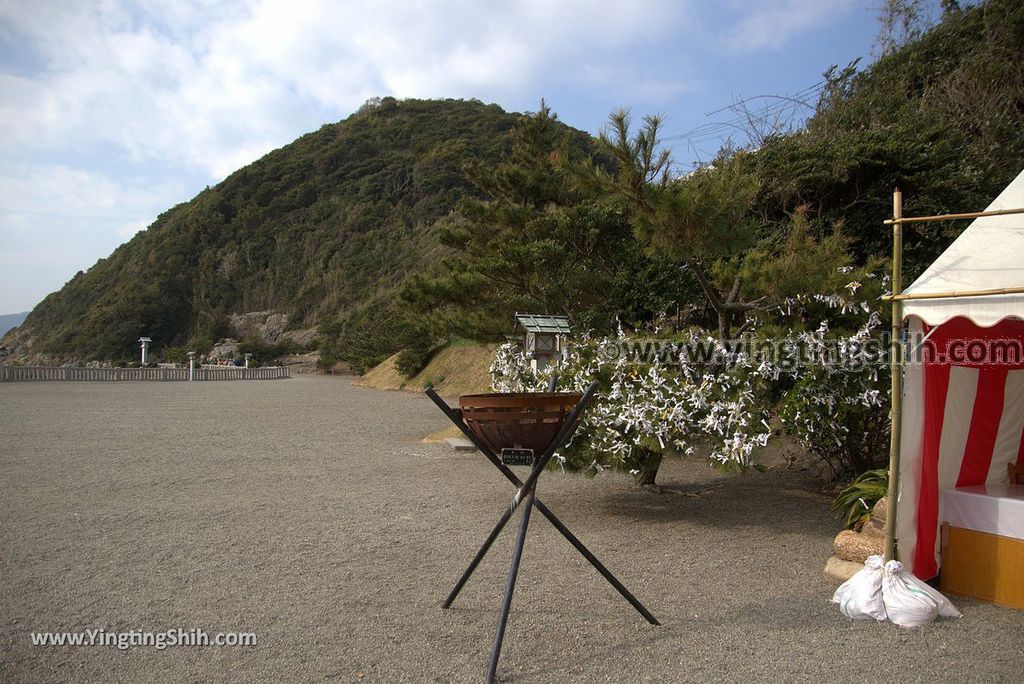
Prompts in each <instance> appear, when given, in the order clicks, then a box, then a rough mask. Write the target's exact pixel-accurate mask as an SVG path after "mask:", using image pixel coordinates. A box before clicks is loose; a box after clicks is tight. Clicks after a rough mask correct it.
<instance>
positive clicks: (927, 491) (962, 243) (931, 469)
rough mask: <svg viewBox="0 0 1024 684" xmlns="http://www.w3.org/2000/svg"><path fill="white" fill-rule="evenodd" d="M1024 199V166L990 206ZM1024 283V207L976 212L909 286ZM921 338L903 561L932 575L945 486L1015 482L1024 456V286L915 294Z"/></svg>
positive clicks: (909, 394) (905, 437) (904, 460)
mask: <svg viewBox="0 0 1024 684" xmlns="http://www.w3.org/2000/svg"><path fill="white" fill-rule="evenodd" d="M1021 207H1024V172H1022V173H1021V174H1020V175H1018V176H1017V178H1016V179H1014V181H1013V182H1012V183H1010V185H1009V186H1007V188H1006V189H1005V190H1004V191H1003V192H1002V193H1001V194H1000V195H999V197H997V198H996V200H995V201H994V202H993V203H992V204H991V205H990V206H989V207H988V209H987V210H986V211H996V210H1006V209H1017V208H1021ZM1021 286H1024V214H1012V215H1002V216H985V217H982V218H978V219H975V220H974V222H973V223H971V224H970V225H969V226H968V227H967V229H966V230H964V232H963V233H962V234H961V235H960V237H959V238H957V240H956V241H955V242H954V243H953V244H952V245H950V247H949V249H947V250H946V251H945V252H943V254H942V255H941V256H940V257H939V258H938V259H936V260H935V263H933V264H932V265H931V266H930V267H929V268H928V270H926V271H925V272H924V273H923V274H922V275H921V277H920V278H918V279H917V280H916V281H914V283H913V285H911V286H910V287H908V288H906V290H904V292H906V293H907V294H935V293H949V292H956V293H969V292H978V291H986V290H996V289H1011V288H1020V287H1021ZM903 316H904V320H905V321H906V322H907V324H908V327H909V329H910V333H911V334H910V337H909V339H910V340H911V343H913V340H914V339H915V337H918V336H919V335H926V336H927V343H926V348H927V349H928V350H929V352H930V353H929V354H926V358H925V359H923V360H921V362H914V361H913V359H911V361H910V362H909V363H907V364H906V366H905V374H904V393H903V397H904V398H903V412H902V420H901V426H902V438H901V441H900V468H899V477H900V486H899V488H900V492H899V496H898V504H897V518H896V538H897V544H898V549H899V557H900V560H901V561H902V562H903V563H904V564H905V565H906V566H909V568H910V569H911V570H912V571H913V572H914V574H915V575H917V576H918V577H920V578H922V579H928V578H931V577H934V576H935V575H936V574H937V573H938V569H939V563H940V559H939V552H938V546H939V534H938V530H939V524H940V523H941V520H940V512H939V498H940V497H939V492H940V491H941V490H943V489H948V488H954V487H965V486H971V485H981V484H992V483H998V482H1005V481H1006V480H1007V468H1006V466H1007V464H1008V463H1010V462H1016V463H1024V441H1022V437H1024V435H1022V432H1024V359H1021V358H1020V356H1019V355H1017V354H1016V352H1015V351H1014V349H1017V350H1019V349H1021V348H1024V294H992V295H984V296H957V297H951V298H941V299H907V300H905V301H904V302H903Z"/></svg>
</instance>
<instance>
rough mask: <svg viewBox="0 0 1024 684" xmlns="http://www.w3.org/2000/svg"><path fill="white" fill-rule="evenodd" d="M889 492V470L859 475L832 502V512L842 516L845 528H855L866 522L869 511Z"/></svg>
mask: <svg viewBox="0 0 1024 684" xmlns="http://www.w3.org/2000/svg"><path fill="white" fill-rule="evenodd" d="M888 490H889V470H888V469H887V468H879V469H877V470H869V471H867V472H866V473H861V474H860V475H859V476H857V478H856V479H855V480H854V481H853V482H851V483H850V484H849V485H847V486H846V487H845V488H843V490H842V491H840V492H839V495H838V496H836V498H835V500H834V501H833V502H832V510H834V511H835V512H836V513H839V514H840V515H844V517H845V523H846V526H847V527H857V526H858V525H861V524H863V523H864V522H866V521H867V519H868V517H869V516H870V515H871V509H872V508H874V507H875V503H877V502H878V500H879V499H881V498H882V497H883V496H885V495H886V493H887V492H888Z"/></svg>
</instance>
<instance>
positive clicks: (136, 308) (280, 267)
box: [5, 98, 589, 360]
mask: <svg viewBox="0 0 1024 684" xmlns="http://www.w3.org/2000/svg"><path fill="white" fill-rule="evenodd" d="M521 118H522V115H518V114H510V113H506V112H505V111H503V110H502V109H501V108H500V107H498V106H497V105H485V104H482V103H480V102H476V101H455V100H444V101H422V100H404V101H397V100H395V99H394V98H383V99H381V100H376V99H375V100H372V101H370V102H368V103H367V104H366V105H364V106H363V107H362V108H361V109H360V111H359V112H357V113H356V114H353V115H352V116H350V117H349V118H347V119H345V120H344V121H341V122H339V123H336V124H330V125H325V126H323V127H322V128H321V129H320V130H318V131H316V132H314V133H309V134H307V135H304V136H302V137H301V138H299V139H298V140H296V141H295V142H293V143H291V144H289V145H287V146H285V147H282V148H280V149H278V150H275V151H273V152H271V153H269V154H267V155H266V156H265V157H263V158H262V159H260V160H259V161H257V162H255V163H253V164H250V165H249V166H246V167H244V168H242V169H240V170H239V171H237V172H235V173H233V174H232V175H231V176H229V177H228V178H227V179H226V180H224V181H223V182H222V183H220V184H218V185H216V186H215V187H212V188H207V189H206V190H204V191H203V192H201V193H199V195H197V196H196V197H195V198H194V199H192V200H191V201H190V202H187V203H184V204H181V205H178V206H176V207H174V208H172V209H170V210H168V211H167V212H165V213H163V214H161V215H160V216H159V217H158V218H157V220H156V221H155V222H154V223H153V224H152V225H151V226H149V228H148V229H147V230H145V231H143V232H141V233H140V234H138V235H137V236H136V237H135V238H133V239H132V240H130V241H129V242H127V243H126V244H124V245H122V246H121V247H119V248H118V249H116V250H115V251H114V253H113V254H111V255H110V256H109V257H107V258H105V259H101V260H100V261H99V262H97V263H96V264H95V265H94V266H93V267H92V268H90V269H89V270H88V271H86V272H79V273H78V274H76V275H75V276H74V278H73V279H72V280H71V281H70V282H68V283H67V284H66V285H65V286H64V288H62V289H61V290H60V291H58V292H56V293H54V294H51V295H50V296H48V297H47V298H46V299H45V300H44V301H43V302H42V303H40V304H39V305H38V306H37V307H36V308H35V309H34V310H33V311H32V312H31V314H30V315H29V316H28V318H27V320H26V321H25V323H24V325H23V326H22V328H21V330H20V331H17V333H16V334H15V335H14V336H12V337H10V338H8V339H7V340H6V341H5V343H6V344H8V346H10V347H11V349H12V353H13V355H14V356H15V358H17V357H22V358H29V357H32V356H40V355H46V356H50V357H64V358H67V357H74V358H78V359H81V360H88V359H125V358H133V357H134V354H135V350H134V348H135V340H137V339H138V338H139V337H140V336H141V335H148V336H150V337H152V338H153V339H154V341H155V345H156V348H157V352H158V353H159V351H160V348H167V347H173V346H180V345H186V344H188V345H190V346H192V347H197V346H198V347H202V346H204V345H208V344H210V343H211V342H212V341H215V340H217V339H218V338H219V337H221V336H225V335H228V334H230V333H231V329H230V326H229V324H228V321H229V317H230V316H231V315H232V314H240V313H244V312H254V311H270V312H278V313H283V314H285V315H286V316H287V327H288V328H290V329H299V328H306V329H308V328H313V327H316V326H325V327H326V328H328V329H329V330H330V331H332V332H334V333H335V334H336V333H337V332H338V331H339V330H340V329H342V328H345V327H347V326H350V325H358V324H359V322H360V321H362V322H363V323H366V322H367V321H369V322H370V323H372V324H373V325H376V326H378V327H380V326H381V325H384V327H388V326H387V325H386V324H387V323H388V321H392V322H393V320H392V319H394V318H395V317H397V316H399V315H400V312H398V311H397V308H396V307H395V306H394V300H395V297H396V295H395V293H396V288H398V287H399V286H400V285H401V284H402V283H403V282H404V281H405V280H406V279H407V278H408V277H409V276H410V274H413V273H416V272H418V271H421V270H422V269H424V268H425V267H426V266H427V265H428V264H430V263H431V262H433V261H436V259H437V251H438V250H439V249H440V248H439V246H438V243H437V241H436V238H435V235H434V232H433V231H432V230H431V226H432V224H433V223H434V222H435V221H436V220H437V219H438V218H440V217H441V216H443V215H445V214H446V213H448V212H449V211H450V210H451V209H452V207H453V206H454V205H455V204H456V202H457V201H458V200H459V199H460V198H461V197H463V196H465V195H466V194H467V193H469V192H471V187H472V186H471V185H470V184H469V182H468V181H467V180H466V179H465V177H464V174H463V173H462V167H463V166H464V165H465V164H466V163H467V162H470V161H472V162H484V163H486V162H488V161H495V160H497V159H498V158H500V157H501V156H502V155H503V154H504V153H505V152H506V151H507V146H508V133H509V131H510V129H511V128H512V126H513V125H514V124H515V122H516V121H518V120H519V119H521ZM573 135H574V138H575V139H577V140H579V141H581V142H582V141H586V140H588V139H589V136H587V135H586V134H584V133H581V132H578V131H577V132H574V134H573ZM391 327H395V326H391ZM387 338H388V343H380V341H379V340H378V341H377V342H375V343H378V344H379V346H382V347H384V348H381V349H378V350H376V352H377V354H378V356H380V357H381V358H383V356H386V355H387V354H388V353H390V352H392V351H394V350H395V349H397V348H398V346H396V345H398V344H400V343H401V340H396V339H394V330H390V331H388V333H387ZM388 347H390V348H388Z"/></svg>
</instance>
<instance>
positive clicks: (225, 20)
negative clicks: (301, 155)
mask: <svg viewBox="0 0 1024 684" xmlns="http://www.w3.org/2000/svg"><path fill="white" fill-rule="evenodd" d="M876 15H877V11H876V9H875V3H874V2H873V1H872V0H675V1H671V0H633V1H632V2H628V3H626V2H621V1H617V2H609V1H607V0H590V1H585V0H478V1H476V2H474V1H470V0H433V1H426V0H420V1H417V0H405V1H400V0H398V1H391V0H381V1H374V0H361V1H357V2H350V1H348V0H333V1H331V0H324V1H316V0H284V1H277V0H241V1H234V2H226V1H224V0H198V1H196V2H189V3H181V2H175V1H174V0H156V1H152V2H151V1H149V0H140V1H138V2H119V1H117V0H90V1H89V2H82V1H81V0H77V1H75V0H72V1H69V2H56V1H51V0H33V1H32V2H26V1H25V0H0V314H3V313H13V312H18V311H23V310H28V309H31V308H32V307H33V306H35V305H36V304H37V303H38V302H39V301H41V300H42V298H43V297H45V296H46V295H47V294H48V293H50V292H53V291H55V290H58V289H60V287H62V286H63V284H64V283H65V282H67V281H68V280H70V279H71V277H72V276H74V274H75V273H76V272H77V271H79V270H87V269H88V268H89V267H90V266H91V265H93V264H94V263H95V262H96V261H97V260H98V259H100V258H103V257H105V256H107V255H109V254H110V253H111V252H112V251H113V250H114V249H115V248H116V247H117V246H118V245H119V244H121V243H123V242H125V241H126V240H128V239H130V238H131V237H132V236H133V235H135V234H136V233H137V232H138V231H140V230H144V229H145V228H146V226H148V225H149V224H150V223H152V222H153V221H154V220H155V219H156V217H157V215H158V214H160V213H161V212H163V211H164V210H166V209H168V208H170V207H172V206H174V205H175V204H178V203H180V202H184V201H187V200H189V199H191V198H192V197H193V196H195V195H196V194H197V193H198V192H200V191H201V190H203V188H205V187H206V186H207V185H215V184H216V183H218V182H220V181H221V180H223V179H224V178H225V177H226V176H227V175H229V174H230V173H231V172H232V171H234V170H236V169H238V168H240V167H242V166H244V165H246V164H248V163H250V162H252V161H255V160H256V159H258V158H259V157H261V156H262V155H263V154H265V153H267V152H269V151H270V150H272V149H275V148H277V147H281V146H282V145H286V144H288V143H289V142H291V141H292V140H294V139H295V138H297V137H298V136H300V135H302V134H303V133H306V132H309V131H313V130H316V129H318V128H319V127H320V126H321V125H323V124H325V123H330V122H335V121H339V120H341V119H344V118H345V117H347V116H349V115H350V114H351V113H352V112H354V111H355V110H357V109H358V108H359V106H360V105H361V104H362V103H363V102H365V101H366V100H367V99H368V98H371V97H375V96H386V95H391V96H394V97H397V98H443V97H451V98H467V99H468V98H475V99H478V100H482V101H483V102H488V103H491V102H494V103H497V104H499V105H501V106H502V107H503V108H505V109H506V110H508V111H536V110H537V109H538V108H539V105H540V101H541V98H544V99H545V100H546V102H547V104H548V105H549V106H550V107H551V108H552V109H553V110H554V111H555V112H557V113H558V115H559V118H560V119H561V120H562V121H564V122H565V123H567V124H569V125H571V126H574V127H576V128H580V129H582V130H586V131H589V132H591V133H595V134H596V133H597V132H599V131H600V130H601V128H602V127H603V126H604V125H605V123H606V121H607V119H608V115H609V113H611V112H612V111H613V110H615V109H617V108H620V107H628V108H630V110H631V111H632V113H633V114H634V116H635V117H636V118H639V117H642V116H643V115H644V114H648V113H653V114H660V115H662V116H663V117H664V119H665V125H664V129H663V133H664V135H665V139H666V142H667V144H669V145H671V146H672V147H673V149H674V156H675V159H676V160H677V162H678V163H679V164H680V168H683V169H685V168H688V167H689V166H690V165H692V164H693V163H695V162H699V161H706V160H707V159H709V158H710V157H712V156H713V155H714V153H715V151H716V150H717V149H718V147H719V146H720V145H721V144H722V142H723V138H724V137H727V136H729V135H735V136H736V137H738V138H740V139H742V131H741V129H742V126H741V125H740V126H739V127H738V128H737V124H739V123H740V122H739V121H738V119H739V117H738V115H737V113H736V112H735V111H733V110H730V109H729V107H730V106H731V105H734V104H736V103H737V102H740V101H746V102H747V107H748V108H749V109H752V110H754V111H757V110H758V109H759V108H763V107H765V106H770V107H775V108H778V107H780V106H781V103H783V102H788V100H779V99H764V98H759V96H786V95H797V96H799V97H798V98H797V99H807V100H809V101H810V102H811V103H812V104H813V101H814V95H815V91H814V90H813V88H814V87H815V86H816V85H818V84H820V82H821V80H822V74H823V72H825V70H826V69H828V68H829V67H830V66H831V65H833V64H836V65H840V66H844V65H846V64H847V63H849V62H850V61H851V60H853V59H855V58H857V57H863V58H864V62H868V61H870V58H871V52H872V42H873V39H874V37H875V35H876V33H877V19H876ZM748 98H755V99H750V100H748ZM771 111H777V109H772V110H771ZM809 111H810V110H809V109H807V108H806V107H803V106H801V105H793V106H792V107H791V109H790V110H788V111H786V112H783V113H784V114H787V115H788V114H792V115H795V116H797V117H800V116H804V115H806V114H807V113H809Z"/></svg>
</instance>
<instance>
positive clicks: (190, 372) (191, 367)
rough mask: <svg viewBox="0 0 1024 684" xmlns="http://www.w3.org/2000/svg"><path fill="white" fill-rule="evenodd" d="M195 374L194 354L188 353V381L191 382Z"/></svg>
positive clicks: (192, 352)
mask: <svg viewBox="0 0 1024 684" xmlns="http://www.w3.org/2000/svg"><path fill="white" fill-rule="evenodd" d="M195 372H196V353H195V352H194V351H190V352H189V353H188V381H189V382H192V379H193V377H194V376H195Z"/></svg>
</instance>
